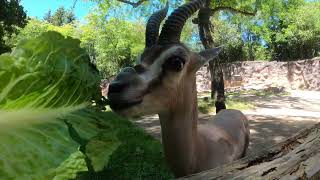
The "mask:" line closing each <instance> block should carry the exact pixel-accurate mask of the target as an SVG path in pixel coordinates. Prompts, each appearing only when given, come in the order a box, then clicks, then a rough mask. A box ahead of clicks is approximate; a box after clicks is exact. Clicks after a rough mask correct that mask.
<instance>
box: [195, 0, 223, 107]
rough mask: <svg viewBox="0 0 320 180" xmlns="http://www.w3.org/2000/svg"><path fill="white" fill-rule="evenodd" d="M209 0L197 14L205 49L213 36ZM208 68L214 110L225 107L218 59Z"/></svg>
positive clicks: (211, 62) (211, 46)
mask: <svg viewBox="0 0 320 180" xmlns="http://www.w3.org/2000/svg"><path fill="white" fill-rule="evenodd" d="M209 6H210V0H208V1H207V2H206V8H201V9H200V11H199V15H198V26H199V34H200V40H201V42H202V44H203V46H204V48H205V49H211V48H213V47H214V45H213V38H212V36H211V28H212V27H211V26H212V25H211V22H210V16H211V14H212V11H211V9H210V8H209ZM209 70H210V74H211V98H212V99H215V106H216V112H217V113H218V112H219V111H220V110H222V109H226V105H225V95H224V79H223V72H222V68H221V65H220V62H219V61H210V62H209Z"/></svg>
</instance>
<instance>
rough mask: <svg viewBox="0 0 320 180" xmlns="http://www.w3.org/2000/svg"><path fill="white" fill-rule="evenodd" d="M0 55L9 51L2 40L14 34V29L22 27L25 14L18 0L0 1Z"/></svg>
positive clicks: (24, 21)
mask: <svg viewBox="0 0 320 180" xmlns="http://www.w3.org/2000/svg"><path fill="white" fill-rule="evenodd" d="M0 12H1V13H0V54H1V53H3V52H7V51H9V50H10V47H8V46H6V45H5V42H4V39H6V38H10V36H11V34H12V33H15V32H16V27H24V26H25V24H26V22H27V21H26V17H27V16H26V13H25V12H24V9H23V7H22V6H21V5H20V1H19V0H11V1H7V0H0Z"/></svg>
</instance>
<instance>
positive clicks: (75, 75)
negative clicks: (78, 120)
mask: <svg viewBox="0 0 320 180" xmlns="http://www.w3.org/2000/svg"><path fill="white" fill-rule="evenodd" d="M79 44H80V41H79V40H76V39H71V38H65V37H63V36H62V35H60V34H59V33H56V32H47V33H44V34H42V35H40V36H39V37H37V38H34V39H30V40H25V41H21V42H20V43H19V44H18V45H17V47H16V48H15V49H14V50H13V52H12V53H11V54H10V55H2V56H0V82H1V84H0V90H1V93H0V108H1V109H13V108H21V107H31V108H32V107H61V106H68V105H76V104H81V103H83V102H86V101H88V100H91V99H97V98H98V97H97V96H98V95H100V93H99V88H98V85H99V83H100V78H99V76H98V71H97V70H96V69H95V67H94V66H93V65H92V64H91V63H90V60H89V57H88V55H87V54H86V52H85V50H84V49H82V48H80V47H79Z"/></svg>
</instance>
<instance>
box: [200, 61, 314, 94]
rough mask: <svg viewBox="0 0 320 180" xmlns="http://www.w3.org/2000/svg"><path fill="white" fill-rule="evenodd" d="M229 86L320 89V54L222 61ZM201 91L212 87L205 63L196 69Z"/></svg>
mask: <svg viewBox="0 0 320 180" xmlns="http://www.w3.org/2000/svg"><path fill="white" fill-rule="evenodd" d="M223 71H224V80H225V87H226V89H264V88H268V87H273V86H277V87H285V88H290V89H308V90H320V58H314V59H308V60H301V61H291V62H276V61H272V62H265V61H248V62H236V63H230V64H225V65H223ZM197 86H198V91H209V90H210V86H211V85H210V73H209V71H208V67H207V66H205V67H203V68H201V69H200V71H198V72H197Z"/></svg>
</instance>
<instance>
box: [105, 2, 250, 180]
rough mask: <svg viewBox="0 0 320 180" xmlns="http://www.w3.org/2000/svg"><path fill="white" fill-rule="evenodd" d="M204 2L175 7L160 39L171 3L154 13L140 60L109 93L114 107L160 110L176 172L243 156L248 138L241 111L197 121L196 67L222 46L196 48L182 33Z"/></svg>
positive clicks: (130, 112)
mask: <svg viewBox="0 0 320 180" xmlns="http://www.w3.org/2000/svg"><path fill="white" fill-rule="evenodd" d="M203 2H204V0H194V1H192V2H191V3H189V4H187V5H184V6H182V7H180V8H178V9H177V10H175V11H174V12H173V14H172V15H171V16H170V17H169V18H168V20H167V21H166V23H165V25H164V27H163V28H162V32H161V35H160V37H159V39H158V30H159V26H160V23H161V21H162V20H163V19H164V17H165V14H166V12H167V10H168V7H166V8H165V9H163V10H161V11H159V12H157V13H155V14H154V15H152V16H151V18H150V19H149V21H148V24H147V33H146V49H145V51H144V52H143V53H142V54H141V56H140V57H139V59H138V65H137V66H135V67H133V68H131V67H130V68H125V69H124V70H122V72H120V73H119V74H118V76H117V77H116V78H115V80H114V81H113V82H111V84H110V85H109V92H108V98H109V100H110V107H111V108H112V109H113V110H114V111H115V112H117V113H119V114H121V115H123V116H135V115H147V114H158V115H159V117H160V123H161V130H162V142H163V146H164V153H165V156H166V159H167V162H168V164H169V165H170V166H171V168H172V170H173V171H174V173H175V175H176V176H177V177H181V176H184V175H188V174H191V173H196V172H200V171H203V170H207V169H211V168H214V167H216V166H218V165H222V164H225V163H228V162H231V161H233V160H236V159H239V158H241V157H242V156H243V155H244V154H245V152H246V149H247V147H248V142H249V129H248V122H247V119H246V117H245V116H244V115H243V114H242V113H241V112H240V111H237V110H222V111H221V112H219V113H218V114H217V115H216V117H215V119H214V120H213V121H210V122H209V123H208V124H207V125H203V126H198V124H197V120H198V105H197V90H196V71H197V70H198V69H199V68H200V67H201V66H202V65H203V64H204V63H206V62H208V61H209V60H212V59H213V58H214V57H215V56H217V54H218V53H219V51H220V49H218V48H217V49H212V50H205V51H202V52H200V53H199V54H198V53H193V52H191V51H189V49H188V48H186V47H185V46H184V45H183V44H181V43H180V42H179V39H180V34H181V30H182V27H183V24H184V23H185V21H186V19H187V18H189V17H190V16H191V15H192V14H193V13H194V12H196V11H197V10H198V9H199V8H200V7H201V5H202V4H203Z"/></svg>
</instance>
